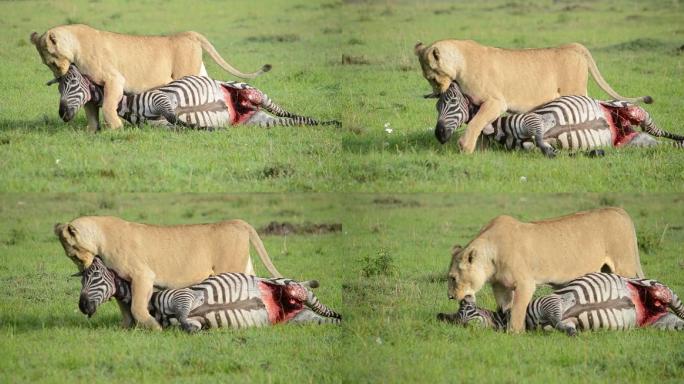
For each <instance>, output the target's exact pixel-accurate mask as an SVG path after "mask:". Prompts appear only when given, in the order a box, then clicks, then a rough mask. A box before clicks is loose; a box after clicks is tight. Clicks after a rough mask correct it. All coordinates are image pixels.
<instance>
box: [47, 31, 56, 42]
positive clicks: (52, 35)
mask: <svg viewBox="0 0 684 384" xmlns="http://www.w3.org/2000/svg"><path fill="white" fill-rule="evenodd" d="M48 40H50V42H51V43H52V45H57V37H56V36H55V33H54V32H48Z"/></svg>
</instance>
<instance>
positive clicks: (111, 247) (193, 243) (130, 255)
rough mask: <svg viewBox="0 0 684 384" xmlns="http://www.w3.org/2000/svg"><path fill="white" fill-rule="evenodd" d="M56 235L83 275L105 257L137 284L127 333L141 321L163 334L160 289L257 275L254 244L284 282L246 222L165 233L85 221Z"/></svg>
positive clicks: (112, 221)
mask: <svg viewBox="0 0 684 384" xmlns="http://www.w3.org/2000/svg"><path fill="white" fill-rule="evenodd" d="M54 230H55V234H56V235H57V237H59V241H60V242H61V243H62V247H64V251H65V252H66V255H67V256H68V257H69V258H70V259H71V260H73V261H74V263H76V265H77V266H78V267H79V269H80V270H83V269H84V268H88V267H89V266H90V264H91V263H92V262H93V259H94V258H95V256H100V257H101V258H102V261H104V263H105V265H107V267H109V268H111V269H113V270H115V271H116V273H118V274H119V276H120V277H122V278H123V279H125V280H128V281H130V282H131V289H132V303H131V304H130V305H131V308H130V309H129V308H128V306H126V305H123V304H122V303H119V308H120V309H121V312H122V314H123V325H124V327H130V326H132V324H133V322H132V320H133V319H135V320H136V321H137V322H138V323H139V324H141V325H142V326H144V327H146V328H152V329H161V328H160V326H159V324H158V323H157V321H156V320H155V319H154V318H153V317H152V316H151V315H150V313H149V312H148V309H147V305H148V302H149V300H150V297H151V295H152V291H153V288H154V287H155V286H156V287H161V288H181V287H186V286H189V285H192V284H197V283H199V282H200V281H202V280H204V279H206V278H207V277H209V276H211V275H215V274H218V273H222V272H243V273H248V274H254V268H253V266H252V261H251V259H250V256H249V245H250V242H251V244H252V245H253V246H254V248H255V249H256V251H257V253H258V254H259V257H260V258H261V261H262V262H263V263H264V265H265V266H266V269H267V270H268V272H269V273H270V274H271V275H272V276H274V277H281V276H282V275H281V274H280V273H279V272H278V271H277V270H276V268H275V266H273V263H272V262H271V259H270V258H269V257H268V253H266V249H265V248H264V244H263V243H262V242H261V239H260V238H259V235H258V234H257V232H256V231H255V230H254V228H252V226H251V225H249V224H247V223H246V222H244V221H242V220H231V221H221V222H218V223H212V224H193V225H175V226H166V227H164V226H156V225H147V224H140V223H133V222H130V221H125V220H122V219H119V218H117V217H112V216H83V217H79V218H77V219H75V220H73V221H71V222H70V223H65V224H55V228H54ZM131 314H132V315H133V319H132V318H131Z"/></svg>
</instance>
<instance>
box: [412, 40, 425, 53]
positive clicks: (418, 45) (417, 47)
mask: <svg viewBox="0 0 684 384" xmlns="http://www.w3.org/2000/svg"><path fill="white" fill-rule="evenodd" d="M423 50H425V45H423V43H421V42H420V41H419V42H417V43H416V45H414V46H413V53H415V54H416V56H420V54H421V53H423Z"/></svg>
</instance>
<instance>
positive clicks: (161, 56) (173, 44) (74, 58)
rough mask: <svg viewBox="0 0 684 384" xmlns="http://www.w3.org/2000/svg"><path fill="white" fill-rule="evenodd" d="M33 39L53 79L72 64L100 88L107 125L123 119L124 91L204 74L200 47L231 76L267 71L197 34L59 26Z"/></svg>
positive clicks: (94, 121)
mask: <svg viewBox="0 0 684 384" xmlns="http://www.w3.org/2000/svg"><path fill="white" fill-rule="evenodd" d="M31 42H32V43H33V44H34V45H35V46H36V49H37V50H38V53H39V54H40V57H41V59H42V60H43V63H44V64H45V65H47V66H48V67H49V68H50V69H51V70H52V72H53V73H54V75H55V76H56V77H60V76H63V75H64V74H66V73H67V71H68V70H69V64H71V63H73V64H75V65H76V66H77V67H78V69H79V70H80V71H81V73H83V74H84V75H87V76H88V77H89V78H90V79H91V80H92V81H93V82H94V83H96V84H99V85H103V86H104V100H103V103H102V110H103V113H104V118H105V122H106V123H107V125H108V126H109V127H110V128H119V127H121V125H122V123H121V120H120V119H119V117H118V115H117V113H116V108H117V106H118V104H119V100H121V97H122V96H123V94H124V92H133V93H140V92H143V91H147V90H149V89H151V88H155V87H159V86H162V85H164V84H167V83H169V82H170V81H171V80H176V79H180V78H181V77H183V76H189V75H206V70H205V69H204V64H202V50H205V51H207V53H208V54H209V56H211V58H212V59H214V61H216V63H218V64H219V65H220V66H221V68H223V69H224V70H226V71H228V72H230V73H231V74H233V75H235V76H238V77H244V78H253V77H255V76H258V75H259V74H261V73H263V72H267V71H269V70H270V69H271V66H270V65H268V64H267V65H264V66H263V67H262V68H261V70H259V71H257V72H253V73H243V72H240V71H239V70H237V69H235V68H234V67H233V66H231V65H230V64H228V63H227V62H226V61H225V60H223V58H222V57H221V55H219V54H218V52H216V49H215V48H214V46H213V45H211V43H210V42H209V41H208V40H207V39H206V38H205V37H204V36H202V35H201V34H199V33H197V32H192V31H190V32H181V33H177V34H174V35H169V36H134V35H123V34H118V33H112V32H107V31H100V30H97V29H94V28H91V27H89V26H87V25H82V24H74V25H61V26H57V27H54V28H51V29H49V30H48V31H47V32H45V33H44V34H42V35H40V36H39V35H38V33H36V32H33V33H32V34H31ZM86 118H87V120H88V128H89V129H91V130H96V129H99V121H98V119H99V118H98V109H97V107H96V106H95V104H93V103H91V104H88V105H87V106H86Z"/></svg>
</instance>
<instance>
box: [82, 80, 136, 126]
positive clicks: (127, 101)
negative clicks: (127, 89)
mask: <svg viewBox="0 0 684 384" xmlns="http://www.w3.org/2000/svg"><path fill="white" fill-rule="evenodd" d="M136 96H137V95H127V94H125V93H124V95H123V97H122V98H121V100H120V101H119V104H118V105H117V106H116V113H117V114H118V115H119V116H121V117H123V118H124V119H126V120H128V121H130V120H129V118H130V115H131V107H132V104H133V103H134V102H135V97H136ZM103 100H104V87H103V86H101V85H98V84H94V83H93V82H90V100H88V102H90V103H95V105H97V106H98V108H102V103H103Z"/></svg>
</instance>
